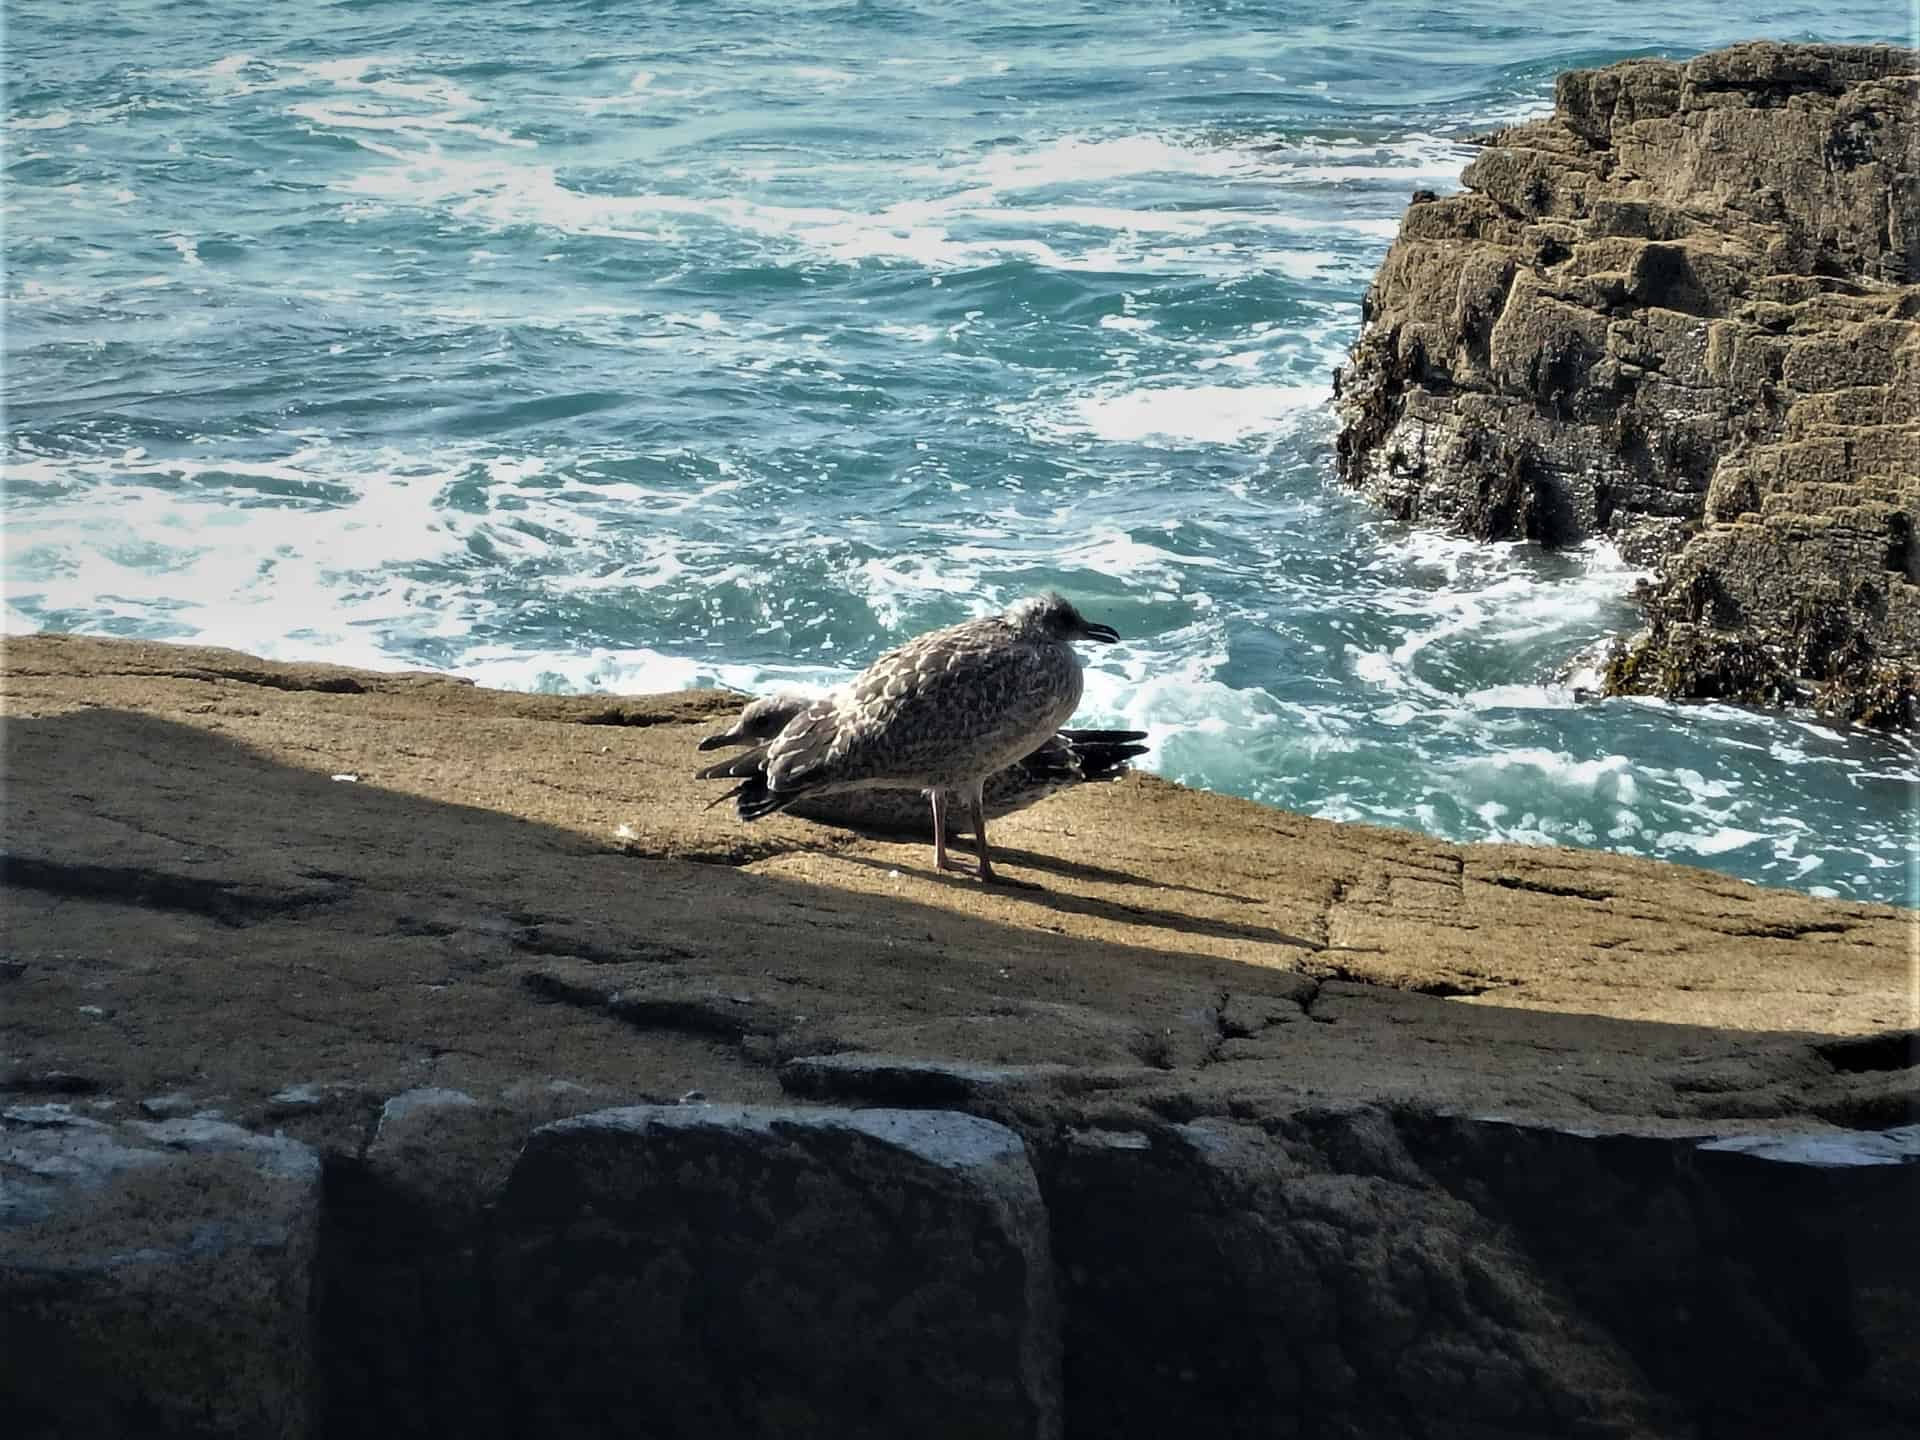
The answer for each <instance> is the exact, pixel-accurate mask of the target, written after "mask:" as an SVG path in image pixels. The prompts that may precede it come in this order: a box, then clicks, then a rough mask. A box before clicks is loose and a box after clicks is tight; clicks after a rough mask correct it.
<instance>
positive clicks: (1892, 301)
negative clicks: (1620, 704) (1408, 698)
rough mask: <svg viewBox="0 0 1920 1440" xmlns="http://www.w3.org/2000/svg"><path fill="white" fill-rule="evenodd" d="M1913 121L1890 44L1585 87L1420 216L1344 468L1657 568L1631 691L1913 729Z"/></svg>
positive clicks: (1918, 251) (1369, 304)
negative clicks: (1604, 546)
mask: <svg viewBox="0 0 1920 1440" xmlns="http://www.w3.org/2000/svg"><path fill="white" fill-rule="evenodd" d="M1916 100H1920V55H1917V54H1916V52H1914V51H1911V50H1905V49H1900V48H1897V47H1892V46H1884V45H1877V46H1810V45H1782V44H1774V43H1771V42H1753V43H1749V44H1744V45H1737V46H1734V47H1732V48H1730V49H1727V50H1721V51H1715V52H1713V53H1710V54H1706V55H1701V56H1697V57H1695V58H1694V59H1692V60H1690V61H1686V62H1673V61H1665V60H1630V61H1624V62H1622V63H1620V64H1617V65H1611V66H1608V67H1606V68H1605V69H1601V70H1580V71H1571V72H1569V73H1567V74H1564V75H1562V76H1561V77H1560V79H1559V82H1558V84H1557V85H1556V87H1555V96H1554V101H1555V103H1554V112H1553V114H1552V115H1551V116H1549V117H1547V118H1545V119H1541V120H1535V121H1531V122H1528V123H1527V124H1524V125H1520V126H1517V127H1514V128H1512V129H1509V130H1505V131H1502V132H1499V133H1498V134H1496V135H1493V136H1490V137H1487V139H1486V141H1485V142H1484V143H1485V146H1486V148H1485V149H1484V150H1483V152H1482V153H1481V154H1480V155H1479V156H1478V158H1476V159H1475V160H1474V161H1473V163H1472V164H1470V165H1469V166H1468V167H1467V169H1466V171H1465V173H1464V174H1463V176H1462V181H1463V184H1464V185H1465V186H1466V189H1465V191H1464V192H1463V193H1461V194H1459V195H1455V196H1450V197H1447V198H1444V199H1439V200H1432V201H1428V202H1425V203H1422V204H1419V205H1416V206H1413V207H1411V208H1410V209H1409V210H1408V212H1407V215H1406V218H1405V219H1404V221H1403V222H1402V225H1401V231H1400V236H1399V238H1398V239H1397V240H1396V242H1395V243H1394V246H1393V248H1392V249H1391V250H1390V251H1389V253H1388V255H1387V258H1386V260H1385V261H1384V262H1383V263H1382V265H1381V268H1380V272H1379V274H1378V276H1377V277H1376V279H1375V282H1374V285H1373V287H1372V289H1371V291H1370V292H1369V294H1368V297H1367V301H1366V305H1365V307H1364V309H1365V315H1366V328H1365V330H1364V331H1363V333H1362V335H1361V338H1360V340H1359V341H1358V342H1357V343H1356V345H1355V347H1354V351H1353V355H1352V357H1351V363H1350V364H1349V365H1348V366H1347V367H1346V368H1345V369H1344V371H1343V372H1342V373H1341V374H1340V376H1339V377H1338V383H1337V386H1336V388H1337V390H1338V393H1339V408H1340V411H1341V418H1342V427H1343V428H1342V431H1341V434H1340V438H1339V442H1338V449H1339V457H1340V459H1339V464H1340V471H1341V474H1342V476H1343V477H1344V478H1345V479H1346V480H1347V481H1348V482H1349V483H1351V484H1354V485H1357V486H1359V487H1360V488H1362V489H1363V490H1365V491H1366V492H1367V493H1368V494H1369V495H1371V496H1373V497H1374V498H1375V499H1376V500H1378V501H1379V502H1380V503H1381V504H1382V505H1384V506H1385V507H1386V508H1387V509H1388V510H1390V511H1391V512H1392V513H1393V514H1395V515H1396V516H1398V517H1400V518H1402V519H1409V520H1418V521H1424V522H1427V523H1431V524H1438V525H1444V526H1447V527H1449V528H1453V529H1456V530H1459V531H1462V532H1464V533H1466V534H1469V535H1473V536H1476V537H1479V538H1483V539H1509V538H1528V539H1533V540H1537V541H1540V542H1542V543H1545V544H1548V545H1569V544H1574V543H1577V542H1579V541H1582V540H1585V539H1587V538H1590V537H1595V536H1604V537H1607V538H1610V539H1612V540H1614V541H1615V542H1617V544H1618V545H1619V547H1620V549H1621V552H1622V553H1623V554H1624V555H1625V556H1626V557H1627V558H1628V559H1629V560H1630V561H1632V562H1634V563H1636V564H1642V565H1646V566H1649V567H1655V568H1657V571H1658V578H1657V580H1656V582H1655V584H1654V585H1653V587H1652V588H1651V590H1650V591H1649V592H1648V594H1647V595H1646V596H1645V597H1644V599H1645V603H1646V607H1647V618H1648V628H1647V630H1646V631H1645V632H1644V633H1643V634H1641V635H1639V636H1637V637H1635V638H1634V639H1633V640H1632V641H1631V642H1630V643H1628V644H1626V645H1624V646H1622V647H1621V649H1620V650H1619V652H1618V654H1617V655H1616V656H1615V657H1614V659H1613V662H1612V664H1611V665H1610V667H1609V670H1608V683H1609V685H1610V687H1611V688H1612V690H1613V691H1615V692H1616V693H1618V692H1621V691H1640V692H1649V693H1659V694H1666V695H1671V696H1679V697H1708V696H1716V697H1724V698H1728V699H1735V700H1745V701H1760V702H1769V703H1777V702H1787V701H1812V702H1814V703H1817V704H1818V705H1820V706H1821V707H1822V708H1823V709H1825V710H1827V711H1830V712H1832V713H1834V714H1836V715H1839V716H1841V717H1843V718H1847V719H1857V720H1862V721H1867V722H1871V723H1877V724H1885V725H1911V724H1913V723H1914V722H1915V721H1916V719H1920V711H1916V685H1917V684H1920V587H1917V586H1916V582H1917V581H1920V559H1916V556H1917V555H1920V551H1916V549H1915V541H1914V535H1915V529H1916V519H1917V518H1920V461H1916V459H1915V456H1916V455H1920V176H1917V175H1916V172H1915V171H1914V169H1913V159H1912V157H1913V155H1914V153H1915V150H1914V146H1915V143H1916V140H1917V139H1920V132H1916V130H1915V119H1914V117H1915V115H1916V114H1920V108H1917V107H1916Z"/></svg>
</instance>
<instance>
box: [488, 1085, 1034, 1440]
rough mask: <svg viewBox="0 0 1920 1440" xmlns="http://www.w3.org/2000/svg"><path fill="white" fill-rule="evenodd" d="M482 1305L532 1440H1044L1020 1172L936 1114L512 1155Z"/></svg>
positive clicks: (607, 1120)
mask: <svg viewBox="0 0 1920 1440" xmlns="http://www.w3.org/2000/svg"><path fill="white" fill-rule="evenodd" d="M494 1279H495V1286H494V1289H495V1293H496V1294H497V1295H499V1296H500V1297H501V1320H502V1325H503V1333H504V1337H505V1340H506V1347H507V1350H508V1352H509V1353H510V1354H511V1355H512V1356H513V1362H512V1363H513V1364H514V1366H515V1367H516V1369H517V1372H518V1373H517V1375H516V1376H515V1381H516V1383H515V1384H514V1387H513V1388H514V1391H515V1393H516V1394H517V1396H518V1397H520V1406H521V1408H522V1412H523V1413H524V1415H525V1417H526V1419H527V1420H528V1421H529V1422H530V1423H531V1424H532V1427H533V1429H534V1431H535V1433H538V1434H540V1435H543V1436H554V1437H564V1436H574V1435H630V1434H661V1435H686V1436H696V1435H755V1436H766V1437H769V1440H774V1437H784V1436H794V1437H801V1436H810V1435H814V1436H823V1437H825V1436H849V1437H851V1436H862V1435H866V1436H874V1437H886V1436H894V1435H900V1434H912V1435H926V1436H954V1437H961V1436H1001V1435H1004V1436H1035V1437H1042V1440H1044V1437H1051V1436H1057V1435H1058V1434H1059V1433H1060V1391H1059V1385H1060V1378H1059V1376H1060V1355H1059V1346H1060V1336H1059V1329H1058V1322H1057V1317H1056V1315H1055V1312H1054V1300H1053V1268H1052V1260H1051V1257H1050V1255H1049V1253H1048V1246H1047V1225H1046V1211H1045V1209H1044V1208H1043V1207H1042V1205H1041V1203H1040V1192H1039V1189H1038V1187H1037V1186H1036V1185H1035V1183H1034V1178H1033V1170H1032V1168H1031V1167H1030V1166H1029V1165H1028V1163H1027V1155H1026V1147H1025V1146H1024V1145H1022V1143H1021V1141H1020V1137H1019V1136H1018V1135H1016V1134H1015V1133H1014V1132H1013V1131H1011V1130H1009V1129H1007V1128H1006V1127H1005V1126H1002V1125H996V1124H994V1123H993V1122H992V1121H989V1120H981V1119H976V1118H975V1117H973V1116H971V1115H960V1114H955V1113H953V1112H950V1111H940V1110H930V1111H914V1110H841V1111H835V1110H797V1109H777V1108H767V1107H755V1106H740V1105H694V1106H679V1107H676V1106H654V1107H635V1108H631V1109H624V1110H606V1111H600V1112H598V1113H596V1114H591V1115H584V1116H581V1117H579V1118H577V1119H573V1120H564V1121H560V1122H558V1123H556V1124H553V1125H549V1126H546V1127H544V1128H543V1129H540V1130H537V1131H535V1132H534V1134H533V1137H532V1138H531V1139H530V1140H529V1141H528V1144H527V1148H526V1151H525V1153H524V1154H522V1155H521V1157H520V1161H519V1163H518V1164H517V1165H515V1167H514V1171H513V1177H512V1179H511V1180H509V1181H508V1183H507V1187H506V1190H505V1193H504V1194H503V1195H502V1197H501V1200H500V1218H499V1222H498V1243H497V1245H496V1248H495V1271H494Z"/></svg>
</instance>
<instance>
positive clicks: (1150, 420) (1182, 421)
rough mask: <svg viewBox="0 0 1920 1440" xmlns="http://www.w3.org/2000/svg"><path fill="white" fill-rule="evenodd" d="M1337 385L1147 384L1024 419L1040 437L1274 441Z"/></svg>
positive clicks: (1125, 440) (1148, 441)
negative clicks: (1330, 387)
mask: <svg viewBox="0 0 1920 1440" xmlns="http://www.w3.org/2000/svg"><path fill="white" fill-rule="evenodd" d="M1331 393H1332V392H1331V391H1330V390H1329V389H1328V388H1327V387H1326V386H1324V385H1274V384H1248V385H1177V384H1165V385H1148V386H1141V387H1138V388H1135V389H1128V390H1119V391H1113V392H1109V393H1103V394H1096V395H1089V396H1083V397H1080V398H1077V399H1074V400H1072V401H1069V402H1067V403H1066V404H1065V405H1064V406H1057V407H1053V408H1050V409H1045V410H1042V411H1040V412H1038V413H1034V414H1032V415H1031V416H1030V417H1029V418H1028V419H1027V420H1026V421H1025V424H1026V428H1027V429H1028V431H1029V433H1031V434H1034V435H1035V436H1036V437H1037V438H1042V439H1056V440H1059V439H1068V440H1070V439H1074V438H1077V437H1087V438H1091V439H1094V440H1098V441H1101V442H1104V443H1107V444H1147V445H1159V446H1163V447H1165V446H1171V445H1187V444H1202V445H1236V444H1241V443H1244V442H1246V441H1248V440H1259V441H1261V442H1262V443H1269V444H1270V443H1272V442H1273V440H1274V439H1275V438H1276V437H1277V436H1278V434H1280V433H1281V432H1283V431H1284V430H1286V429H1287V428H1288V427H1289V426H1290V425H1292V424H1293V423H1295V422H1296V421H1298V420H1299V419H1300V418H1301V417H1302V416H1303V415H1305V414H1307V413H1309V412H1313V411H1317V410H1319V409H1320V408H1321V407H1322V406H1323V405H1325V403H1326V401H1327V399H1328V398H1329V396H1330V395H1331Z"/></svg>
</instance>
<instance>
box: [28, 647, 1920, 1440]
mask: <svg viewBox="0 0 1920 1440" xmlns="http://www.w3.org/2000/svg"><path fill="white" fill-rule="evenodd" d="M0 677H3V680H4V683H3V684H0V711H3V712H4V717H5V718H4V721H3V722H0V763H3V764H4V773H5V775H6V777H7V784H6V786H5V787H4V788H0V806H4V813H3V815H0V819H3V820H4V833H5V838H6V844H5V849H4V852H0V1417H4V1420H5V1424H6V1428H5V1433H6V1434H7V1435H8V1436H9V1437H13V1436H20V1437H22V1440H53V1437H58V1440H93V1437H101V1440H105V1437H110V1436H111V1437H119V1436H123V1435H146V1434H164V1435H173V1436H189V1435H191V1436H199V1437H215V1436H231V1437H241V1436H245V1437H249V1440H254V1437H263V1436H276V1437H277V1436H286V1437H309V1436H311V1437H343V1440H344V1437H350V1436H361V1435H382V1436H395V1437H400V1436H416V1435H417V1436H428V1435H433V1436H438V1435H446V1434H459V1435H462V1436H466V1437H471V1440H506V1437H520V1436H525V1437H534V1436H538V1437H542V1440H547V1437H562V1436H578V1435H604V1434H623V1435H630V1434H644V1435H649V1436H657V1437H662V1440H666V1437H677V1436H687V1437H695V1436H697V1437H700V1440H708V1437H725V1436H736V1435H740V1436H765V1437H776V1436H777V1437H783V1440H784V1437H792V1436H807V1435H821V1436H825V1435H836V1436H837V1435H874V1436H878V1435H895V1434H923V1433H924V1434H939V1435H980V1436H992V1437H995V1440H1001V1437H1009V1436H1034V1437H1040V1440H1048V1437H1054V1436H1072V1437H1082V1436H1084V1437H1089V1440H1092V1437H1099V1440H1130V1437H1136V1436H1138V1437H1149V1436H1152V1437H1161V1436H1166V1435H1172V1434H1186V1433H1189V1432H1193V1431H1203V1432H1205V1433H1207V1434H1209V1435H1217V1436H1223V1437H1237V1436H1246V1437H1254V1436H1262V1437H1265V1436H1273V1435H1295V1436H1300V1437H1326V1440H1336V1437H1337V1440H1373V1437H1379V1440H1408V1437H1413V1440H1469V1437H1472V1440H1487V1437H1497V1436H1507V1437H1515V1440H1518V1437H1522V1436H1546V1435H1553V1436H1559V1435H1586V1436H1595V1437H1619V1440H1628V1437H1634V1440H1666V1437H1672V1440H1700V1437H1703V1436H1716V1435H1727V1436H1733V1435H1740V1436H1745V1435H1756V1434H1760V1435H1763V1434H1778V1435H1788V1434H1815V1433H1817V1434H1822V1435H1846V1436H1849V1437H1882V1436H1884V1437H1886V1440H1893V1437H1894V1436H1905V1435H1908V1434H1911V1433H1913V1431H1914V1429H1915V1427H1916V1425H1920V1352H1916V1350H1915V1349H1914V1347H1913V1344H1912V1337H1913V1335H1914V1334H1915V1333H1920V1248H1916V1247H1915V1246H1914V1245H1913V1243H1912V1228H1911V1227H1912V1217H1913V1216H1914V1214H1915V1213H1916V1211H1920V1112H1917V1111H1916V1104H1917V1103H1920V1034H1917V1033H1916V1031H1915V1030H1914V1029H1913V1026H1914V1022H1915V1019H1916V1017H1915V1015H1914V1013H1913V1011H1912V1008H1911V1004H1910V1001H1909V998H1908V989H1907V986H1908V977H1909V945H1910V940H1911V935H1912V933H1913V926H1914V925H1915V923H1916V918H1917V917H1916V916H1914V915H1913V914H1912V913H1911V912H1907V911H1902V910H1897V909H1894V908H1892V907H1888V906H1882V905H1862V904H1851V903H1842V902H1835V901H1825V900H1817V899H1814V898H1811V897H1808V896H1805V895H1798V894H1794V893H1791V892H1787V891H1776V890H1766V889H1761V888H1757V887H1754V886H1749V885H1744V884H1740V883H1738V882H1736V881H1732V880H1729V879H1726V878H1725V877H1722V876H1716V875H1711V874H1708V873H1706V872H1702V871H1696V870H1689V869H1685V868H1682V867H1678V866H1672V865H1663V864H1658V863H1655V862H1650V861H1643V860H1636V859H1631V858H1628V857H1623V856H1618V855H1607V854H1586V853H1580V852H1574V851H1565V850H1553V849H1526V848H1518V847H1509V846H1465V847H1463V846H1454V845H1448V844H1445V843H1443V842H1439V841H1435V840H1431V839H1427V838H1424V837H1421V836H1417V835H1411V834H1405V833H1400V832H1393V831H1385V830H1377V829H1372V828H1369V827H1364V826H1349V825H1335V824H1331V823H1328V822H1324V821H1314V820H1308V819H1304V818H1302V817H1299V816H1294V815H1288V814H1285V813H1284V812H1280V811H1274V810H1269V809H1265V808H1263V807H1260V806H1257V805H1252V804H1249V803H1246V802H1243V801H1237V800H1233V799H1230V798H1227V797H1223V796H1217V795H1206V794H1201V793H1197V792H1191V791H1186V790H1182V789H1181V788H1180V787H1178V786H1174V785H1170V784H1167V783H1165V782H1162V781H1159V780H1156V779H1154V778H1153V777H1150V776H1144V775H1131V776H1126V777H1123V778H1121V779H1119V780H1116V781H1114V782H1113V783H1111V784H1106V785H1090V786H1079V787H1076V788H1075V789H1073V790H1072V791H1071V792H1069V793H1067V794H1063V795H1059V796H1055V797H1053V798H1051V799H1049V800H1047V801H1045V802H1043V803H1042V804H1040V805H1038V806H1035V807H1034V808H1033V809H1031V810H1027V811H1022V812H1021V813H1020V814H1018V815H1016V816H1013V817H1010V818H1009V819H1007V820H1006V821H1004V822H1002V823H1003V824H1004V826H1005V830H1004V840H1003V844H1004V845H1005V847H1006V863H1007V864H1008V866H1009V867H1010V868H1013V869H1016V870H1017V871H1019V872H1020V873H1023V874H1032V875H1034V876H1037V877H1040V878H1043V879H1044V882H1045V884H1046V886H1047V888H1046V889H1045V890H1043V891H1038V892H1027V891H1019V892H1006V893H982V892H981V890H980V889H979V887H977V886H972V885H959V884H953V883H950V882H948V881H946V880H945V879H944V878H943V877H941V876H939V875H937V874H935V873H932V872H931V871H930V869H929V867H928V864H927V856H926V853H925V850H924V847H922V846H920V845H918V844H915V843H910V842H909V843H891V842H888V841H884V840H876V839H869V838H863V837H861V836H858V835H854V834H851V833H849V832H846V831H839V830H834V829H832V828H830V827H826V826H822V825H817V824H809V823H806V822H801V821H795V820H791V819H788V818H786V817H774V818H772V819H769V820H768V821H766V822H764V829H760V830H759V832H758V833H755V834H753V835H749V836H743V835H742V833H741V827H739V826H738V824H737V823H735V822H733V821H732V820H731V818H730V817H727V816H723V815H719V814H717V813H714V812H708V811H706V810H704V809H703V808H702V807H703V805H704V803H705V799H706V796H705V794H704V793H702V787H699V786H696V785H694V784H692V783H691V781H690V776H691V773H692V771H693V770H694V769H695V768H697V766H698V764H699V760H700V757H699V754H698V752H697V751H696V749H695V743H696V741H697V740H698V738H699V737H700V735H701V734H703V733H704V732H705V731H707V730H709V729H711V728H712V725H713V722H714V719H715V717H716V716H717V715H719V714H721V713H722V712H723V711H730V710H731V709H732V708H733V707H734V706H735V705H737V703H738V702H737V698H735V697H727V696H721V695H715V694H711V693H706V694H701V693H689V694H683V695H671V696H655V697H631V698H622V699H618V700H609V699H608V698H606V697H594V696H573V697H565V696H543V695H516V694H505V693H497V692H489V691H485V690H481V689H479V688H477V687H474V686H469V685H463V684H460V683H458V682H455V681H452V680H449V679H446V678H444V677H434V676H423V675H373V674H367V673H363V672H355V671H348V670H343V669H339V668H337V667H331V666H321V665H276V664H270V663H266V662H261V661H256V660H252V659H249V658H248V657H245V656H241V655H235V654H232V653H230V652H221V651H209V650H196V649H184V648H175V647H170V646H162V645H149V644H135V643H130V642H114V641H100V640H83V639H78V638H63V637H52V636H48V637H34V638H30V639H25V640H7V641H5V642H4V644H3V645H0ZM1090 835H1098V836H1100V837H1101V841H1100V849H1099V853H1098V855H1097V856H1095V857H1092V858H1089V857H1087V856H1086V854H1085V837H1087V836H1090Z"/></svg>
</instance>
